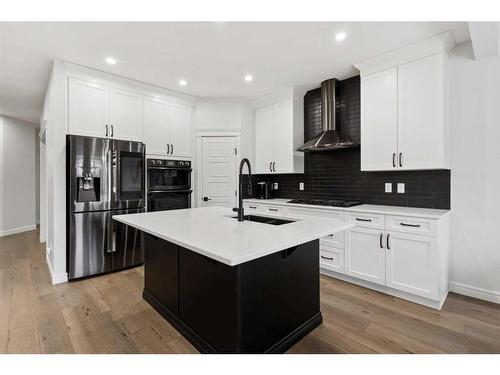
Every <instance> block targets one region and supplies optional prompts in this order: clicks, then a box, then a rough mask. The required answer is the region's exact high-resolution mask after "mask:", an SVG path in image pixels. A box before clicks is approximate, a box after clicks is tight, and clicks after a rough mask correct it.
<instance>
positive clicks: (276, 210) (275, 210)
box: [269, 208, 278, 212]
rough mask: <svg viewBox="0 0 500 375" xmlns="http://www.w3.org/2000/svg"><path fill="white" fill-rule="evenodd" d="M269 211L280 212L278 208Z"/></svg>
mask: <svg viewBox="0 0 500 375" xmlns="http://www.w3.org/2000/svg"><path fill="white" fill-rule="evenodd" d="M269 211H273V212H278V209H277V208H270V209H269Z"/></svg>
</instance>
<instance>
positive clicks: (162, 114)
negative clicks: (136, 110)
mask: <svg viewBox="0 0 500 375" xmlns="http://www.w3.org/2000/svg"><path fill="white" fill-rule="evenodd" d="M169 121H170V114H169V106H168V102H166V101H164V100H160V99H156V98H150V97H145V98H144V142H145V143H146V152H147V153H148V154H156V155H164V154H167V153H168V151H169V147H170V146H169V144H170V123H169Z"/></svg>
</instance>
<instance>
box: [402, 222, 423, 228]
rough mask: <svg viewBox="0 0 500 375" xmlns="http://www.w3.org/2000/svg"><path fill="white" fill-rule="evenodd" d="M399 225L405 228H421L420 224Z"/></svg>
mask: <svg viewBox="0 0 500 375" xmlns="http://www.w3.org/2000/svg"><path fill="white" fill-rule="evenodd" d="M399 225H402V226H403V227H412V228H420V224H406V223H399Z"/></svg>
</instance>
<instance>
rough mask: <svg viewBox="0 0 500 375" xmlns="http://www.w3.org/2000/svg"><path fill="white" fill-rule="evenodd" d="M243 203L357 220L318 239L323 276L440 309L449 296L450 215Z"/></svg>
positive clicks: (283, 211) (289, 212) (255, 207)
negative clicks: (406, 214) (437, 216)
mask: <svg viewBox="0 0 500 375" xmlns="http://www.w3.org/2000/svg"><path fill="white" fill-rule="evenodd" d="M244 206H245V212H246V213H248V212H252V211H254V212H263V213H266V214H276V215H279V216H289V217H291V218H308V217H310V218H312V217H314V218H316V219H317V218H328V219H334V220H339V221H347V222H350V223H354V224H355V225H356V226H355V227H354V228H352V229H349V230H347V231H345V232H341V233H336V234H333V235H330V236H326V237H323V238H321V239H320V243H319V245H320V246H319V252H320V253H319V266H320V269H321V272H322V273H323V274H325V275H327V276H331V277H337V278H339V279H342V280H345V281H348V282H351V283H354V284H359V285H362V286H364V287H368V288H372V289H375V290H378V291H379V292H383V293H387V294H391V295H394V296H397V297H400V298H404V299H407V300H410V301H413V302H416V303H420V304H423V305H426V306H429V307H432V308H435V309H440V308H441V306H442V304H443V302H444V299H445V298H446V295H447V293H448V268H449V215H442V216H441V217H439V218H425V217H413V216H405V215H390V214H384V213H381V212H372V211H366V212H364V211H351V210H349V209H347V210H342V209H330V208H328V209H320V208H306V207H297V206H295V205H287V204H284V203H282V204H277V203H275V204H273V203H272V201H269V202H266V203H264V202H262V203H261V202H260V201H251V200H250V201H246V202H245V203H244Z"/></svg>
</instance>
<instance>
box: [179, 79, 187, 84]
mask: <svg viewBox="0 0 500 375" xmlns="http://www.w3.org/2000/svg"><path fill="white" fill-rule="evenodd" d="M187 84H188V83H187V82H186V80H184V79H181V80H179V85H181V86H186V85H187Z"/></svg>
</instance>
